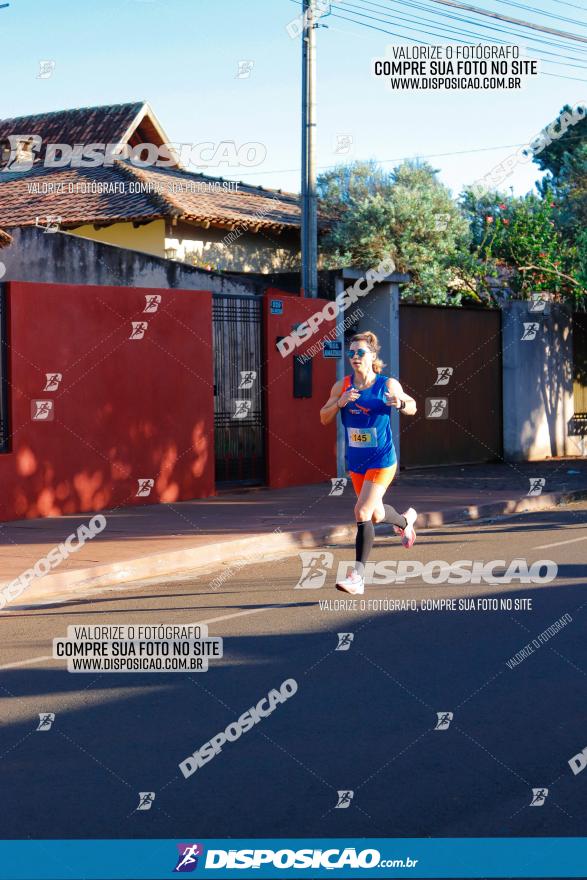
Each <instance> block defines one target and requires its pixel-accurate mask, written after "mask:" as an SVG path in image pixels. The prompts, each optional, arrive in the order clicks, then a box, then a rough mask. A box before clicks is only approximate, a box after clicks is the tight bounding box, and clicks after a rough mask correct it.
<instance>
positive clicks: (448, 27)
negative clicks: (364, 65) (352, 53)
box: [341, 0, 587, 69]
mask: <svg viewBox="0 0 587 880" xmlns="http://www.w3.org/2000/svg"><path fill="white" fill-rule="evenodd" d="M341 2H342V3H344V4H345V8H344V11H345V12H349V14H351V15H357V16H360V17H364V18H369V19H371V20H372V21H378V22H380V23H382V24H387V23H388V22H387V21H386V20H383V19H381V18H378V17H376V16H371V15H367V13H366V12H355V11H354V10H353V9H347V8H346V7H347V6H353V5H354V4H351V3H349V2H347V0H341ZM404 5H407V4H404ZM410 5H413V6H414V7H415V8H418V9H426V7H422V6H421V5H419V4H410ZM370 6H377V7H379V8H381V9H385V8H386V7H383V6H381V4H380V3H371V4H370ZM355 8H357V9H364V8H368V7H360V6H359V7H355ZM368 11H369V12H370V11H372V10H371V9H369V8H368ZM434 14H438V13H434ZM448 17H449V18H452V17H453V16H448ZM386 18H388V19H391V20H393V19H396V18H398V16H395V15H389V14H387V13H386ZM404 20H407V21H410V22H412V23H415V22H418V21H423V22H424V23H425V24H429V25H432V26H433V27H436V28H441V29H442V30H447V31H448V32H449V34H450V33H458V34H460V35H462V36H469V37H473V38H474V39H479V36H480V35H479V34H475V33H471V31H465V30H463V28H455V27H453V26H452V25H446V26H445V25H442V24H439V23H437V22H435V21H430V19H426V18H422V17H421V16H418V15H414V16H412V17H411V18H408V19H405V18H404V17H402V16H399V21H404ZM357 23H358V24H361V23H362V22H357ZM473 26H474V27H486V28H489V29H490V30H496V31H498V32H501V33H506V34H508V35H509V36H516V37H517V36H523V35H520V34H512V33H511V32H509V31H507V30H504V29H503V28H498V27H495V26H494V25H479V24H476V23H475V22H473ZM400 27H403V28H405V29H407V30H416V31H423V32H424V33H426V31H424V29H423V28H421V27H420V28H406V26H405V25H400ZM430 34H433V35H435V36H440V37H442V38H444V34H442V33H440V34H439V33H438V31H436V32H434V31H431V32H430ZM430 34H429V35H430ZM486 39H487V40H489V41H490V42H493V43H498V44H501V45H504V41H503V40H500V39H498V38H495V37H486ZM532 39H536V38H532ZM537 42H544V43H545V44H546V45H558V44H556V43H551V42H550V41H547V40H543V41H541V40H537ZM529 49H530V51H532V52H533V53H534V54H535V55H537V57H538V58H539V59H540V61H543V62H544V63H546V64H556V65H560V66H562V67H577V68H579V69H587V67H586V66H585V65H584V64H566V63H565V62H564V61H551V60H550V59H548V58H543V57H542V56H541V55H538V50H537V49H534V48H532V47H529ZM540 51H541V52H543V53H544V54H546V55H555V57H557V58H567V59H569V60H570V61H581V60H583V59H581V58H577V57H576V56H574V55H560V53H555V52H549V51H548V49H542V48H541V49H540Z"/></svg>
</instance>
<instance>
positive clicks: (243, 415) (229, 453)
mask: <svg viewBox="0 0 587 880" xmlns="http://www.w3.org/2000/svg"><path fill="white" fill-rule="evenodd" d="M212 323H213V328H214V445H215V454H216V482H217V484H230V483H240V484H248V485H255V484H259V483H263V482H264V481H265V461H264V444H263V428H264V419H263V394H262V376H261V365H262V335H261V300H260V299H259V298H258V297H255V296H220V295H214V296H213V299H212ZM252 374H256V375H255V378H254V379H253V380H252V384H251V377H252ZM247 385H249V386H250V387H246V386H247Z"/></svg>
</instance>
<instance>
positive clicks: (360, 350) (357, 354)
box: [348, 348, 368, 360]
mask: <svg viewBox="0 0 587 880" xmlns="http://www.w3.org/2000/svg"><path fill="white" fill-rule="evenodd" d="M367 351H368V349H366V348H357V350H356V351H353V350H352V348H349V351H348V355H349V357H350V358H351V360H352V359H353V358H354V357H358V358H364V357H365V355H366V354H367Z"/></svg>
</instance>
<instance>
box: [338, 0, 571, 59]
mask: <svg viewBox="0 0 587 880" xmlns="http://www.w3.org/2000/svg"><path fill="white" fill-rule="evenodd" d="M341 2H344V0H341ZM366 2H369V5H370V6H377V7H378V8H381V9H387V8H388V7H387V6H382V4H381V3H374V2H372V0H366ZM389 2H391V3H395V4H396V5H399V6H400V8H403V7H405V6H409V7H411V8H414V9H419V10H422V11H423V12H427V13H430V14H431V15H437V16H442V17H443V18H449V19H451V20H454V21H462V22H465V23H466V24H472V25H474V27H477V28H484V29H489V30H494V31H498V32H500V33H505V34H508V35H511V36H516V37H518V36H521V37H522V38H523V39H524V40H531V41H532V42H535V43H542V44H544V45H545V46H554V47H558V48H561V49H566V50H567V51H573V50H574V51H577V52H584V51H585V50H582V49H579V48H576V49H575V47H574V46H568V45H567V44H566V43H559V42H556V41H554V40H541V39H540V37H534V36H531V35H528V34H519V33H516V32H514V31H511V30H510V29H508V28H501V27H498V26H497V25H491V24H482V23H481V22H478V21H476V20H475V19H472V18H468V17H466V16H463V15H457V14H455V13H452V14H451V13H448V12H445V11H444V10H443V11H441V10H440V9H434V8H432V7H430V6H424V5H423V4H422V3H417V2H413V0H412V2H400V0H389ZM529 48H531V47H529ZM533 51H534V50H533ZM542 51H544V50H542ZM565 57H569V58H571V57H572V58H573V59H574V60H576V61H580V60H582V59H581V58H577V57H576V56H565Z"/></svg>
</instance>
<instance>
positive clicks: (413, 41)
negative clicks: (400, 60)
mask: <svg viewBox="0 0 587 880" xmlns="http://www.w3.org/2000/svg"><path fill="white" fill-rule="evenodd" d="M331 14H332V16H333V17H334V18H340V19H342V20H343V21H350V22H351V23H352V24H358V25H360V26H361V27H365V28H368V29H369V30H372V31H379V32H380V33H382V34H390V36H392V37H400V38H403V39H406V40H410V41H411V42H412V43H418V44H419V45H420V46H431V45H432V44H431V43H427V42H426V40H416V39H415V38H414V37H410V36H405V35H403V34H398V33H394V31H388V30H386V29H385V28H380V27H376V26H375V25H372V24H366V23H365V22H363V21H357V20H356V18H348V17H347V16H346V15H341V14H340V13H337V12H333V13H331ZM405 29H406V28H405V27H404V30H405ZM409 30H415V28H409ZM419 30H420V31H421V30H422V29H421V28H420V29H419ZM436 36H442V34H437V35H436ZM456 42H457V43H465V41H464V40H456ZM542 76H554V77H556V78H557V79H570V80H575V81H576V82H587V80H586V79H582V78H581V77H578V76H562V75H560V74H557V73H548V72H547V71H543V72H542Z"/></svg>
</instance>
